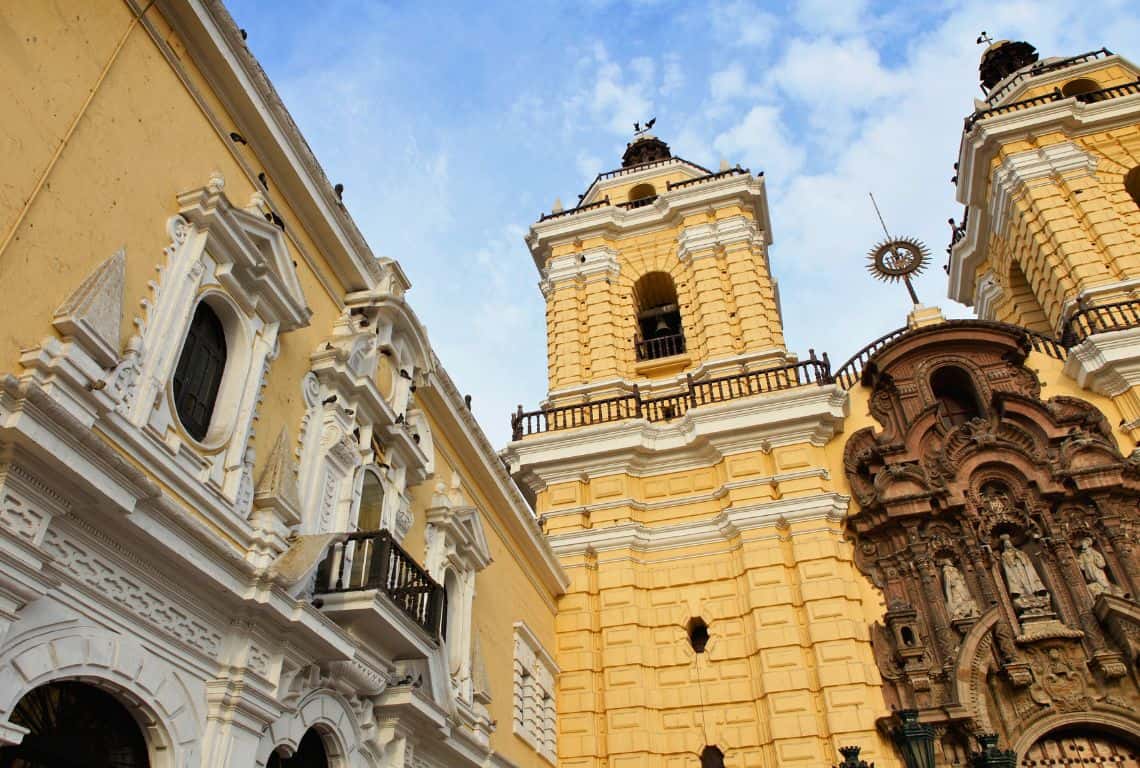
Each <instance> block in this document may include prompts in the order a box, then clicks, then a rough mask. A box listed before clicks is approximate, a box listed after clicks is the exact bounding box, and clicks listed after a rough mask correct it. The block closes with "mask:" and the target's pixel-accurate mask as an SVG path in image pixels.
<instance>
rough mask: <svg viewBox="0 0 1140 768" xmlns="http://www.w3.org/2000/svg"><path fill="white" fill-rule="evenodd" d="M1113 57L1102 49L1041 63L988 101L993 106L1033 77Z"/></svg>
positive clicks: (1010, 82) (1007, 84) (1015, 79)
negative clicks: (1018, 85) (1017, 86)
mask: <svg viewBox="0 0 1140 768" xmlns="http://www.w3.org/2000/svg"><path fill="white" fill-rule="evenodd" d="M1111 55H1112V51H1110V50H1108V49H1107V48H1100V49H1099V50H1096V51H1089V52H1088V53H1082V54H1081V55H1079V56H1070V57H1069V58H1067V59H1060V60H1058V61H1042V62H1039V63H1037V64H1034V65H1033V66H1032V67H1030V68H1029V69H1026V70H1024V71H1022V72H1019V73H1018V74H1016V75H1015V76H1014V77H1013V78H1012V79H1011V80H1010V81H1009V82H1007V83H1006V84H1005V85H1003V86H1002V87H1001V88H999V89H998V90H996V91H990V93H989V95H988V96H986V101H988V102H989V103H990V104H993V103H994V102H995V101H999V100H1000V99H1001V98H1002V97H1003V96H1005V94H1007V93H1009V92H1010V91H1012V90H1013V89H1014V87H1015V86H1016V85H1017V84H1018V83H1020V82H1021V81H1022V80H1027V79H1029V78H1031V77H1037V75H1042V74H1045V73H1046V72H1056V71H1057V70H1058V69H1065V68H1066V67H1072V66H1075V65H1077V64H1083V63H1085V62H1086V61H1093V60H1094V59H1103V58H1105V57H1108V56H1111Z"/></svg>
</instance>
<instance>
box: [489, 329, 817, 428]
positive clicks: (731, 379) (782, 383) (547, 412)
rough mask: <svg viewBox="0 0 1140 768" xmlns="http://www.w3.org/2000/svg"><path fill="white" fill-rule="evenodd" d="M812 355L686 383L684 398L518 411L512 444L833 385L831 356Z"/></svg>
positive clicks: (631, 398)
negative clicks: (545, 434)
mask: <svg viewBox="0 0 1140 768" xmlns="http://www.w3.org/2000/svg"><path fill="white" fill-rule="evenodd" d="M810 355H811V357H810V359H808V360H804V361H803V362H799V363H789V364H787V365H781V366H776V367H774V368H765V369H763V370H758V371H748V372H746V373H739V374H734V375H732V376H723V377H720V378H716V379H707V380H705V381H694V380H693V378H692V377H691V376H690V377H688V378H687V380H686V387H685V390H684V391H683V392H679V393H677V394H671V395H662V396H660V397H654V398H647V399H643V398H642V397H641V391H640V389H639V388H638V387H637V386H634V388H633V393H632V394H629V395H622V396H620V397H611V398H607V399H605V400H596V401H594V402H592V403H580V404H577V405H564V406H561V407H559V408H545V409H543V410H538V411H529V412H525V411H523V409H522V406H521V405H520V406H519V407H518V410H517V411H516V412H515V413H513V414H511V435H512V439H514V440H521V439H522V438H523V437H525V436H527V435H537V434H541V433H543V432H554V431H556V430H560V429H572V428H574V427H584V426H589V425H591V424H605V423H607V422H611V421H621V420H623V419H647V420H649V421H669V420H670V419H675V418H678V417H680V416H683V415H685V414H686V413H687V412H688V411H689V410H690V409H692V408H696V407H698V406H702V405H709V404H711V403H720V402H724V401H727V400H734V399H736V398H740V397H750V396H752V395H760V394H764V393H766V392H778V391H780V390H784V389H793V388H795V387H802V386H806V385H808V384H817V385H820V384H829V383H831V381H832V378H831V362H830V361H829V360H828V359H827V355H826V354H824V355H823V357H822V358H817V357H816V356H815V351H814V350H813V351H811V352H810Z"/></svg>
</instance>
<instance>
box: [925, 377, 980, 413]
mask: <svg viewBox="0 0 1140 768" xmlns="http://www.w3.org/2000/svg"><path fill="white" fill-rule="evenodd" d="M930 392H931V394H932V395H934V399H935V400H936V401H937V402H938V405H939V415H940V416H942V418H943V419H944V420H945V421H946V422H948V423H949V425H950V426H951V427H956V426H958V425H960V424H965V423H966V422H967V421H970V420H971V419H976V418H979V417H981V415H982V405H981V400H980V398H979V397H978V390H977V389H976V388H975V386H974V379H973V378H972V377H971V376H970V374H969V373H967V372H966V371H965V370H963V369H961V368H959V367H958V366H956V365H944V366H942V367H941V368H939V369H938V370H936V371H935V372H934V373H933V374H931V376H930Z"/></svg>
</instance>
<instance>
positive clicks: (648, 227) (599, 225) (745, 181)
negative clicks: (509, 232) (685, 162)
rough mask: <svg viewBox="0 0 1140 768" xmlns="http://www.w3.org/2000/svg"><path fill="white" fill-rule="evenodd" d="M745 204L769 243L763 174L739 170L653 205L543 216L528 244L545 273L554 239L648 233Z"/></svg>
mask: <svg viewBox="0 0 1140 768" xmlns="http://www.w3.org/2000/svg"><path fill="white" fill-rule="evenodd" d="M731 204H737V205H742V206H744V207H746V208H748V209H750V210H751V211H752V215H753V216H752V217H753V219H754V220H755V221H756V222H757V225H758V227H759V229H760V232H761V234H762V236H763V237H764V240H765V245H770V244H771V242H772V223H771V220H770V218H769V212H768V196H767V192H766V189H765V185H764V177H763V176H752V175H751V174H739V175H732V176H725V177H722V178H719V179H711V180H709V181H706V182H704V183H701V184H694V185H692V186H689V187H683V188H681V189H673V190H670V191H669V192H665V193H662V194H661V195H660V196H659V197H658V198H657V199H656V200H655V201H654V202H653V203H652V204H651V205H645V206H641V207H640V208H632V209H626V208H620V207H618V206H616V205H604V206H600V207H598V208H594V209H591V210H588V211H583V212H581V213H575V214H570V215H567V216H559V217H557V218H553V219H547V220H546V221H540V222H538V223H536V224H534V225H533V226H532V227H531V228H530V232H529V234H528V235H527V238H526V239H527V245H528V246H529V247H530V251H531V256H532V257H533V259H534V263H535V266H536V267H537V268H538V270H539V273H540V274H541V272H542V270H543V269H544V268H545V266H546V264H547V262H548V260H549V258H550V254H551V249H552V247H553V246H554V245H556V244H562V243H569V242H573V241H574V240H576V239H579V238H580V239H582V240H586V239H589V238H592V237H602V236H605V237H613V236H614V235H615V233H620V234H627V233H630V232H635V231H636V232H648V231H653V230H657V229H663V228H665V227H670V226H675V225H676V224H679V223H680V222H682V221H683V220H684V218H685V217H686V216H688V215H691V214H693V213H697V212H703V213H708V212H709V211H710V210H715V209H716V208H717V207H718V206H726V205H731Z"/></svg>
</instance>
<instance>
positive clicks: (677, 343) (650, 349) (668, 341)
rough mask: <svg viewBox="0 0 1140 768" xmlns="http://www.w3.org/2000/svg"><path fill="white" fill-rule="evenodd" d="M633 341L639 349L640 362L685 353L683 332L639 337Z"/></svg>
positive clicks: (638, 357)
mask: <svg viewBox="0 0 1140 768" xmlns="http://www.w3.org/2000/svg"><path fill="white" fill-rule="evenodd" d="M633 343H634V347H635V348H636V349H637V361H638V362H639V363H640V362H643V361H645V360H657V359H658V358H662V357H672V356H673V355H683V354H684V353H685V335H684V334H683V333H672V334H669V335H668V336H654V337H653V338H652V339H640V338H637V339H634V340H633Z"/></svg>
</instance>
